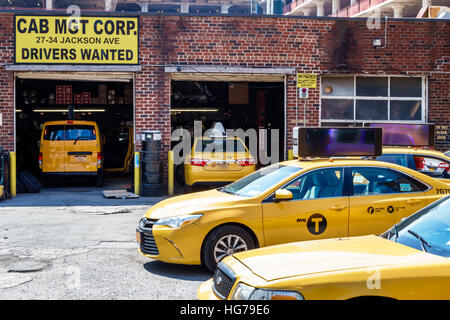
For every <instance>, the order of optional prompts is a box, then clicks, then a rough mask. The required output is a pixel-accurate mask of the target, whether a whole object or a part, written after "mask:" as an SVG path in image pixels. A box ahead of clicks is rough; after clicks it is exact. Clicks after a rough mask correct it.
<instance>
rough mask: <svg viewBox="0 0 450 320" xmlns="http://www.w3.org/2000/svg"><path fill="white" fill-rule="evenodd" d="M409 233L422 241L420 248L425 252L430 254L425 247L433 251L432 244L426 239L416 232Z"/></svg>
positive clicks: (410, 231)
mask: <svg viewBox="0 0 450 320" xmlns="http://www.w3.org/2000/svg"><path fill="white" fill-rule="evenodd" d="M408 232H409V233H410V234H412V235H413V236H414V237H416V238H417V239H418V240H419V241H420V246H421V247H422V250H423V251H425V252H428V250H426V249H425V245H426V246H427V247H428V248H430V249H431V246H430V244H429V243H428V242H427V241H426V240H425V239H424V238H422V237H421V236H420V235H419V234H417V233H416V232H414V231H412V230H408Z"/></svg>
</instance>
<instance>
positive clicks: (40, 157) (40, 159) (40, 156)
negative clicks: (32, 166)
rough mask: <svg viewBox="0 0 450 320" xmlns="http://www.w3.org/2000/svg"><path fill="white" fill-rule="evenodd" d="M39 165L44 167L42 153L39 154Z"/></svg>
mask: <svg viewBox="0 0 450 320" xmlns="http://www.w3.org/2000/svg"><path fill="white" fill-rule="evenodd" d="M38 159H39V165H40V166H42V159H44V157H43V155H42V152H39V158H38Z"/></svg>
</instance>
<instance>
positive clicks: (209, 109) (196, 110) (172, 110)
mask: <svg viewBox="0 0 450 320" xmlns="http://www.w3.org/2000/svg"><path fill="white" fill-rule="evenodd" d="M217 111H219V109H214V108H208V109H170V112H217Z"/></svg>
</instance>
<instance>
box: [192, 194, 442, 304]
mask: <svg viewBox="0 0 450 320" xmlns="http://www.w3.org/2000/svg"><path fill="white" fill-rule="evenodd" d="M449 239H450V197H445V198H444V199H440V200H438V201H436V202H434V203H432V204H430V205H428V206H427V207H425V208H423V209H422V210H420V211H418V212H417V213H415V214H413V215H411V216H410V217H408V218H406V219H404V220H403V221H401V222H400V223H398V224H396V225H394V226H392V227H391V228H390V229H389V230H388V231H386V232H384V233H383V234H381V235H380V236H375V235H368V236H360V237H353V238H334V239H326V240H315V241H304V242H296V243H289V244H283V245H278V246H271V247H266V248H261V249H256V250H251V251H247V252H239V253H236V254H234V255H232V256H229V257H227V258H225V259H224V260H223V261H222V262H220V263H219V265H218V267H217V269H216V272H215V274H214V278H213V279H210V280H208V281H206V282H204V283H203V284H202V285H201V286H200V288H199V291H198V297H199V298H200V299H215V300H217V299H230V300H310V299H322V300H323V299H333V300H335V299H338V300H344V299H355V298H372V299H374V298H384V299H386V298H389V299H412V300H415V299H421V300H422V299H445V300H448V299H450V259H449V257H450V241H449Z"/></svg>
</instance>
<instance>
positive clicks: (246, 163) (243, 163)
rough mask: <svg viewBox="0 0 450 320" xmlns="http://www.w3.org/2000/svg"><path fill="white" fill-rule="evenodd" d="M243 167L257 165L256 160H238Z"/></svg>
mask: <svg viewBox="0 0 450 320" xmlns="http://www.w3.org/2000/svg"><path fill="white" fill-rule="evenodd" d="M236 161H237V163H239V164H240V165H241V166H242V167H247V166H252V165H254V164H255V160H254V159H238V160H236Z"/></svg>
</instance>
